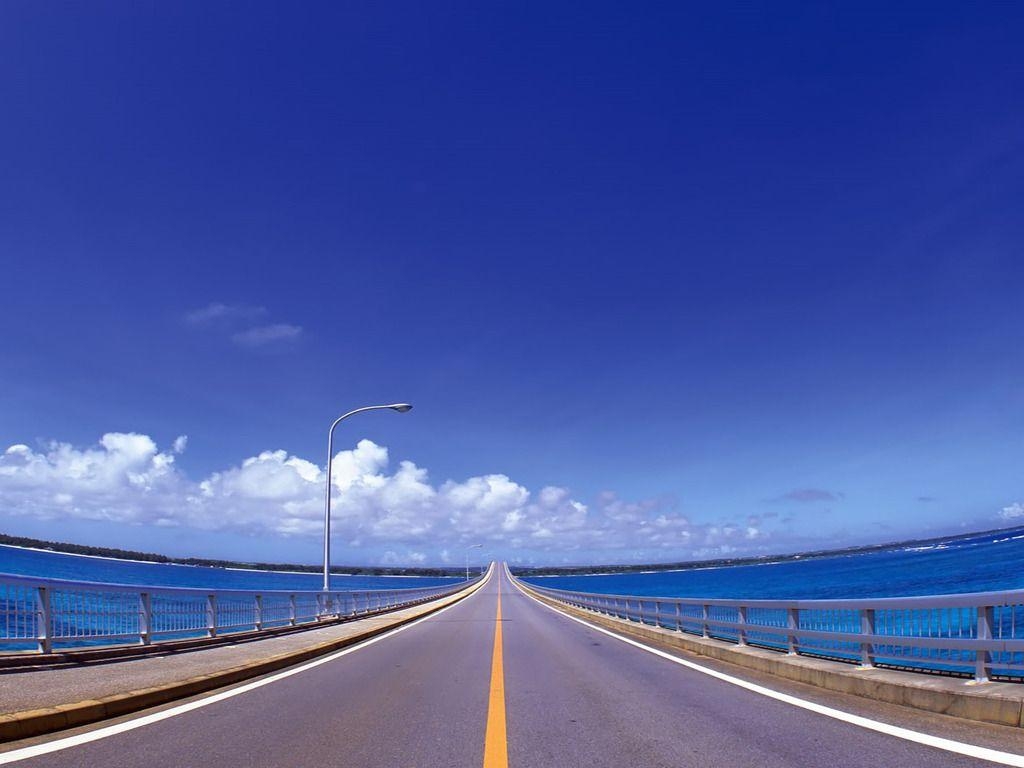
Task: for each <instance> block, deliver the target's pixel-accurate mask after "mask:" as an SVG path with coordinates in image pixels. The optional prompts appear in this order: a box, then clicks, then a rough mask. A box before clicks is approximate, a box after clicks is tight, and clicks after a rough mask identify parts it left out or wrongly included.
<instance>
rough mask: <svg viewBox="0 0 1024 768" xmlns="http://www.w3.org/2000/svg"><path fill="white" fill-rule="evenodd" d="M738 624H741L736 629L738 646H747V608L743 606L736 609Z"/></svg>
mask: <svg viewBox="0 0 1024 768" xmlns="http://www.w3.org/2000/svg"><path fill="white" fill-rule="evenodd" d="M736 623H737V624H739V626H738V627H736V644H737V645H746V644H747V606H745V605H741V606H740V607H739V608H737V609H736Z"/></svg>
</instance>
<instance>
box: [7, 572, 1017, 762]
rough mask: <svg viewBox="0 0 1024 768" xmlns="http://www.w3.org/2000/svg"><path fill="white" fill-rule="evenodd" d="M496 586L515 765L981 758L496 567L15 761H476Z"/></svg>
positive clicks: (936, 719)
mask: <svg viewBox="0 0 1024 768" xmlns="http://www.w3.org/2000/svg"><path fill="white" fill-rule="evenodd" d="M499 589H500V591H501V601H502V602H501V611H502V634H503V666H504V688H505V697H504V701H505V712H506V716H507V754H508V765H510V766H513V768H516V767H518V766H523V767H525V766H587V768H598V767H599V766H701V768H706V767H707V766H751V767H754V766H757V767H758V768H761V767H764V768H769V767H771V766H808V767H810V766H817V767H824V766H827V767H828V768H840V767H842V766H871V767H872V768H881V767H883V766H894V767H895V766H900V767H903V766H929V767H932V766H935V767H939V768H941V767H943V766H980V765H985V764H986V763H985V762H983V761H981V760H977V759H974V758H968V757H964V756H960V755H956V754H952V753H949V752H946V751H942V750H939V749H935V748H932V747H927V746H923V745H919V744H915V743H913V742H909V741H906V740H903V739H899V738H896V737H894V736H888V735H884V734H879V733H876V732H873V731H869V730H866V729H863V728H860V727H858V726H855V725H852V724H848V723H845V722H841V721H838V720H834V719H831V718H828V717H824V716H822V715H819V714H816V713H813V712H808V711H806V710H803V709H799V708H797V707H794V706H791V705H789V704H786V703H784V702H779V701H775V700H772V699H769V698H766V697H764V696H761V695H758V694H756V693H754V692H751V691H747V690H744V689H742V688H739V687H737V686H734V685H729V684H728V683H724V682H722V681H719V680H715V679H713V678H711V677H708V676H706V675H702V674H700V673H699V672H696V671H694V670H690V669H686V668H684V667H681V666H679V665H678V664H674V663H672V662H671V661H669V660H667V659H662V658H659V657H657V656H654V655H652V654H649V653H645V652H644V651H642V650H640V649H637V648H635V647H632V646H630V645H628V644H626V643H623V642H620V641H618V640H616V639H614V638H612V637H609V636H608V635H606V634H603V633H601V632H598V631H597V630H594V629H590V628H588V627H586V626H583V625H581V624H579V623H577V622H575V621H572V620H571V619H569V618H567V617H565V616H562V615H560V614H558V613H557V612H555V611H552V610H550V609H549V608H547V607H544V606H542V605H540V604H538V603H537V602H536V601H534V600H532V599H530V598H529V597H527V596H525V595H523V594H522V593H521V592H519V591H518V590H517V589H516V588H515V587H514V586H513V585H512V584H511V583H510V582H509V581H508V579H507V577H506V576H505V575H504V574H503V573H502V572H501V570H500V569H495V571H494V574H493V575H492V577H491V578H490V580H489V581H488V583H486V584H485V585H484V586H483V588H482V589H480V590H478V591H477V592H476V593H475V594H473V595H472V596H470V597H468V598H466V599H465V600H463V601H461V602H459V603H457V604H455V605H454V606H452V607H450V608H448V609H446V610H443V611H441V612H439V613H437V614H434V615H432V616H430V617H428V618H426V619H424V620H422V621H420V622H419V623H417V624H415V625H412V626H409V627H407V628H406V629H404V630H402V631H400V632H397V633H395V634H394V635H392V636H388V637H385V638H383V639H381V640H379V641H377V642H375V643H373V644H372V645H367V646H365V647H362V648H359V649H358V650H355V651H352V652H350V653H349V654H347V655H345V656H343V657H341V658H337V659H334V660H332V661H329V662H327V663H324V664H321V665H320V666H317V667H315V668H312V669H308V670H304V671H301V672H299V673H297V674H294V675H292V676H290V677H287V678H285V679H281V680H277V681H275V682H272V683H270V684H268V685H265V686H263V687H260V688H257V689H255V690H249V691H246V692H244V693H241V694H240V695H237V696H234V697H233V698H228V699H225V700H223V701H217V702H216V703H213V704H210V705H209V706H203V707H201V708H198V709H195V710H192V711H189V712H185V713H184V714H179V715H175V716H173V717H169V718H167V719H163V720H160V721H158V722H154V723H151V724H148V725H145V726H143V727H140V728H136V729H134V730H130V731H127V732H124V733H119V734H116V735H112V736H109V737H106V738H102V739H99V740H97V741H93V742H90V743H85V744H81V745H77V746H71V747H69V748H67V749H62V750H61V751H58V752H53V753H50V754H46V755H41V756H38V757H32V758H29V759H26V760H24V761H21V762H19V763H17V764H18V765H23V766H26V768H31V767H41V766H61V768H79V767H80V768H94V767H95V766H103V767H104V768H122V767H123V768H154V767H157V768H160V767H163V766H166V767H167V768H176V767H177V766H182V767H184V766H197V765H215V766H218V768H230V767H232V766H253V767H255V768H258V767H262V766H288V767H292V766H316V767H317V768H320V767H321V766H350V767H352V768H377V767H380V768H385V767H386V768H395V767H396V766H423V767H426V766H481V765H484V734H485V728H486V724H487V717H488V696H489V692H490V690H491V685H492V680H491V676H492V660H493V659H492V656H493V650H494V633H495V618H496V611H497V596H498V591H499ZM830 703H832V704H834V702H830ZM930 717H931V719H930V720H929V719H928V718H925V717H923V716H922V718H921V719H919V724H920V723H924V725H928V724H929V723H931V725H932V727H933V729H941V723H942V718H941V716H930ZM979 728H980V729H981V730H980V731H979V733H983V734H984V733H988V731H985V730H984V729H985V728H986V727H985V726H979ZM88 730H89V729H84V730H83V731H80V732H87V731H88ZM91 730H95V728H93V729H91ZM1015 730H1016V729H1012V728H1003V729H1002V730H1001V731H1000V733H1004V734H1005V737H1004V738H1003V739H1002V740H1003V741H1004V742H1005V741H1006V740H1009V741H1010V742H1011V743H1012V742H1013V741H1014V740H1018V741H1017V744H1018V746H1020V749H1017V750H1014V751H1017V752H1024V741H1019V739H1020V738H1021V737H1020V736H1018V735H1017V734H1016V733H1012V734H1011V733H1010V732H1013V731H1015ZM933 733H935V735H939V736H944V735H947V734H945V733H942V732H939V730H933ZM66 735H67V734H61V735H56V736H53V737H49V738H47V739H37V740H34V742H33V743H45V742H47V741H54V740H56V739H59V738H61V736H66ZM19 746H22V745H18V744H9V745H5V748H6V749H12V748H13V749H17V748H18V747H19ZM1002 746H1003V748H1006V744H1005V743H1004V744H1003V745H1002ZM2 754H3V753H0V756H2ZM485 768H488V767H487V766H485Z"/></svg>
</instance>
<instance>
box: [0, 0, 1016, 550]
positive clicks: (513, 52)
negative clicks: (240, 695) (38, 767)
mask: <svg viewBox="0 0 1024 768" xmlns="http://www.w3.org/2000/svg"><path fill="white" fill-rule="evenodd" d="M1022 35H1024V11H1022V9H1021V8H1019V7H1017V6H1015V5H1013V4H996V3H992V4H963V3H953V4H942V3H904V4H896V5H895V6H894V5H893V4H888V3H887V4H873V5H872V4H865V3H851V4H831V5H827V6H826V5H818V6H815V7H808V6H805V5H803V4H791V5H786V4H778V3H765V4H756V3H755V4H750V3H743V4H715V5H714V6H713V7H700V6H696V5H688V4H680V3H666V4H650V5H648V6H645V7H638V6H636V5H635V4H627V3H622V4H603V3H592V4H588V5H587V6H586V8H585V9H583V8H581V7H578V6H573V5H571V4H553V3H536V4H529V3H517V4H479V3H463V4H460V3H454V4H445V5H443V6H441V5H438V4H430V5H429V6H426V7H423V6H419V5H410V4H405V3H391V4H387V6H386V7H383V6H380V5H379V4H376V5H374V4H370V5H366V4H361V5H357V4H341V3H323V4H319V3H309V4H304V5H302V6H301V7H299V8H295V7H292V6H291V5H290V4H267V3H260V2H256V3H248V4H246V5H245V6H244V8H243V7H242V6H239V5H232V4H223V3H174V4H170V5H165V4H143V3H134V4H130V3H108V4H104V5H102V7H99V6H97V5H89V6H85V5H80V6H75V5H72V6H59V7H58V6H46V5H44V4H40V3H35V2H8V3H4V4H3V7H2V8H0V103H2V104H3V105H4V106H3V113H4V117H3V119H2V120H0V146H2V147H3V151H2V154H0V176H2V178H3V179H4V181H3V183H2V184H0V302H2V306H3V308H4V316H5V318H6V321H5V323H4V332H3V333H2V334H0V381H2V386H0V451H4V450H6V451H7V453H6V454H3V455H2V458H0V531H4V532H8V533H12V534H23V535H31V536H39V537H45V538H54V539H63V540H75V541H81V542H86V543H94V544H103V545H110V546H127V547H134V548H142V549H147V550H156V551H163V552H169V553H173V554H194V555H205V556H227V557H238V558H245V559H277V560H282V559H286V560H300V561H305V562H316V561H317V558H318V557H319V554H318V553H319V547H320V543H319V539H318V532H319V530H320V525H321V522H320V515H321V512H320V506H321V503H322V502H321V501H320V499H321V497H322V486H323V474H322V473H323V465H324V463H325V455H324V454H325V448H326V446H325V444H324V443H325V431H326V428H327V425H328V424H329V423H330V421H331V419H332V418H333V417H334V416H335V415H337V414H338V413H340V412H342V411H344V410H347V409H348V408H351V407H355V406H359V405H364V404H368V403H377V402H390V401H396V400H408V401H409V402H412V403H414V405H415V409H414V410H413V411H412V412H411V413H410V414H407V415H403V416H398V415H395V414H391V413H379V414H376V413H375V414H368V415H365V416H362V417H360V418H359V420H358V421H356V420H353V421H351V422H348V423H346V424H345V425H343V426H342V428H341V429H340V430H339V432H338V435H337V441H336V446H337V447H338V449H339V450H341V451H343V454H342V456H341V459H342V462H341V463H342V465H343V466H347V467H348V468H349V474H348V475H346V476H345V477H344V478H342V479H341V480H340V481H338V482H337V483H336V485H337V489H336V493H337V496H336V503H337V504H338V505H339V519H338V522H337V528H338V538H337V541H336V543H335V552H336V559H337V561H338V562H342V561H344V562H361V563H362V562H385V561H386V562H413V563H415V562H429V563H435V562H442V561H445V560H449V561H452V562H461V559H462V554H461V553H462V549H463V548H464V547H465V546H466V545H467V544H471V543H476V542H478V541H479V542H484V543H485V549H486V550H487V552H489V553H492V554H493V556H495V557H498V556H502V557H506V558H508V559H510V560H514V561H519V562H611V561H615V562H621V561H626V562H630V561H653V560H674V559H685V558H689V557H704V556H715V555H716V554H756V553H763V552H776V551H786V550H793V549H801V548H806V547H818V546H832V545H844V544H850V543H860V542H866V541H880V540H889V539H893V538H900V537H908V536H918V535H928V534H932V533H944V532H947V531H954V530H964V529H977V528H987V527H996V526H998V525H1002V524H1010V523H1013V522H1020V521H1022V520H1024V507H1021V506H1020V503H1021V502H1022V501H1024V483H1022V464H1021V456H1022V449H1024V357H1022V354H1021V352H1020V350H1021V349H1022V348H1024V324H1022V321H1021V296H1022V288H1024V263H1022V259H1024V253H1022V245H1024V217H1022V216H1021V211H1022V210H1024V139H1022V138H1021V137H1022V136H1024V101H1022V100H1021V98H1020V94H1021V93H1024V57H1022V56H1021V54H1020V46H1019V41H1020V39H1021V38H1022ZM105 436H106V437H105ZM133 436H134V437H133ZM179 436H186V437H187V440H180V441H177V444H176V443H175V441H176V439H177V438H178V437H179ZM360 440H367V441H371V442H369V443H363V444H362V445H361V446H360V447H358V448H357V443H359V441H360ZM8 446H11V448H8ZM403 462H404V463H403Z"/></svg>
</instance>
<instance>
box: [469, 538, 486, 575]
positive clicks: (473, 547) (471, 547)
mask: <svg viewBox="0 0 1024 768" xmlns="http://www.w3.org/2000/svg"><path fill="white" fill-rule="evenodd" d="M482 546H483V544H471V545H470V546H468V547H466V581H469V550H471V549H480V548H481V547H482Z"/></svg>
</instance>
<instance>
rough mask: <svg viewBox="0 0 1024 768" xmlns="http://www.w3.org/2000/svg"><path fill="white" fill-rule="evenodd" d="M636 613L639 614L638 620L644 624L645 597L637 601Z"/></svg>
mask: <svg viewBox="0 0 1024 768" xmlns="http://www.w3.org/2000/svg"><path fill="white" fill-rule="evenodd" d="M636 614H637V621H638V622H639V623H640V624H644V623H645V622H644V600H643V598H640V599H639V600H637V601H636Z"/></svg>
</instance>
